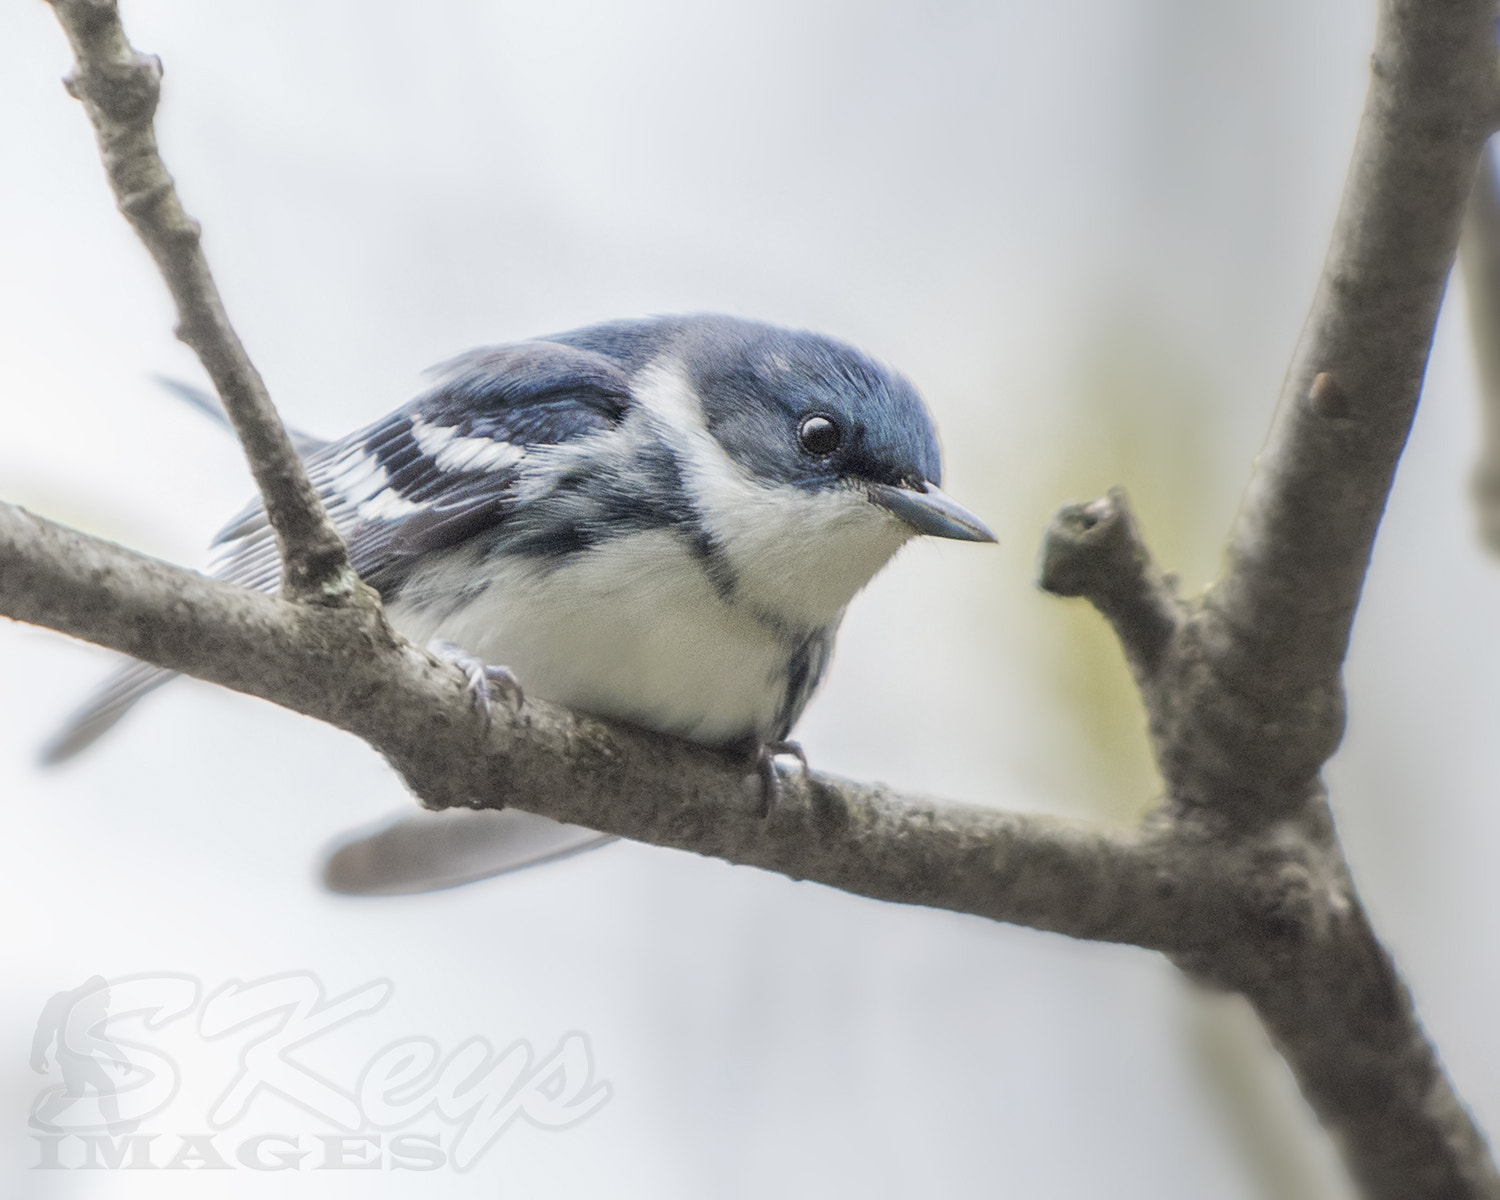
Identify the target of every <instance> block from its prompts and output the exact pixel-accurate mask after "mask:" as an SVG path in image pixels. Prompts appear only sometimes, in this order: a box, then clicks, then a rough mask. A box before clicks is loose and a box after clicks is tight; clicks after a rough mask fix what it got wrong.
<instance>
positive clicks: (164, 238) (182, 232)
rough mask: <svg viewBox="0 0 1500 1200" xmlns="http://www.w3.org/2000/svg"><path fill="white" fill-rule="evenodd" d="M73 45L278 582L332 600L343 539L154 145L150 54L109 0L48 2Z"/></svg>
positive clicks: (342, 569) (82, 95)
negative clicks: (245, 462) (230, 437)
mask: <svg viewBox="0 0 1500 1200" xmlns="http://www.w3.org/2000/svg"><path fill="white" fill-rule="evenodd" d="M50 2H51V4H52V7H53V9H54V10H55V11H56V13H57V19H58V20H59V21H60V22H61V23H62V27H63V29H64V31H65V32H66V33H67V35H68V41H69V42H70V43H71V44H72V47H73V54H74V57H75V58H76V59H77V63H78V66H77V70H76V71H75V72H74V74H73V75H72V76H71V77H70V78H69V79H68V80H67V81H66V82H67V88H68V92H69V94H70V95H72V96H73V97H74V98H75V99H77V100H79V101H81V102H82V104H83V107H84V110H85V111H86V112H87V113H88V115H89V120H90V121H91V122H92V123H93V126H94V132H95V133H96V134H97V135H98V138H99V152H100V155H101V156H102V157H103V159H104V166H105V170H106V171H107V172H108V174H109V182H110V185H111V187H113V188H114V193H115V200H116V202H117V203H118V204H119V206H120V211H121V212H122V213H123V214H124V215H125V217H126V219H127V220H128V221H129V222H130V224H131V227H132V228H133V229H134V230H135V231H136V233H137V235H139V237H140V239H141V241H142V242H144V243H145V245H146V248H147V249H148V250H149V251H150V252H151V256H152V258H154V259H155V260H156V265H157V268H158V269H159V270H160V271H161V274H162V278H163V279H164V280H166V283H167V287H168V288H169V289H170V290H171V293H172V300H173V302H174V303H175V304H176V306H177V320H178V325H177V336H178V337H179V338H181V339H182V340H183V341H184V342H186V343H187V344H188V345H189V346H191V347H192V349H193V350H194V352H195V353H196V354H197V355H198V358H199V360H200V361H201V362H202V363H203V366H204V369H205V370H207V372H208V375H209V378H210V379H212V380H213V382H214V387H215V388H217V389H218V392H219V395H220V397H221V398H222V399H223V401H224V407H225V409H226V410H227V411H228V413H229V417H230V420H231V421H232V422H233V423H234V428H235V432H236V433H237V434H238V435H239V439H240V443H241V444H242V445H243V446H244V448H245V455H246V457H247V458H248V459H249V461H250V469H251V471H252V472H253V473H254V475H255V482H256V486H257V487H258V488H259V489H260V494H261V497H262V499H263V500H264V502H265V505H266V513H267V515H268V517H269V518H270V521H271V526H272V528H273V529H274V530H275V531H276V540H277V545H278V546H279V548H280V550H281V561H282V569H283V573H284V579H283V588H284V590H285V592H286V594H287V595H288V596H290V597H292V598H294V599H308V600H314V601H319V602H323V603H340V602H343V601H345V600H347V599H349V598H350V597H351V596H354V595H356V594H359V593H362V592H363V591H364V590H365V589H363V587H362V585H360V583H359V580H358V577H357V576H355V574H354V572H353V570H351V569H350V566H349V558H348V554H347V552H346V550H345V548H344V543H343V539H342V538H340V537H339V534H338V531H337V530H335V529H334V527H333V524H332V523H331V522H330V521H329V520H328V517H327V515H326V514H325V513H324V512H323V506H322V504H321V502H320V501H319V500H318V494H317V492H316V491H314V490H313V486H312V484H311V483H310V482H309V481H308V478H307V472H306V471H305V470H304V469H303V467H302V461H301V459H299V458H298V457H297V453H296V451H295V450H294V449H293V448H292V443H291V439H290V438H289V437H288V436H287V433H286V430H285V429H283V428H282V424H281V420H280V418H279V417H278V416H277V415H276V409H275V406H274V405H273V404H272V403H271V397H270V395H269V393H267V391H266V385H265V383H264V381H263V380H262V379H261V377H260V372H258V371H257V370H256V369H255V366H254V364H253V363H251V361H250V357H249V355H247V354H246V353H245V347H244V346H243V345H242V344H241V343H240V339H239V335H238V334H236V333H235V331H234V328H233V326H231V325H230V323H229V317H228V315H227V314H226V313H225V311H224V303H223V300H222V299H221V298H220V296H219V289H218V286H217V285H216V284H215V283H214V279H213V275H212V274H211V273H210V271H209V269H208V261H207V259H205V258H204V256H203V251H202V247H201V245H200V240H199V239H200V230H199V227H198V222H196V221H194V220H193V219H192V218H191V217H189V216H188V215H187V213H186V212H184V211H183V208H182V204H181V202H180V201H179V200H178V198H177V188H176V186H175V185H174V184H173V182H172V176H171V175H170V174H168V172H167V168H166V164H164V163H163V162H162V160H161V155H160V154H159V153H158V152H157V148H156V131H155V129H154V128H153V124H152V121H153V118H154V117H155V115H156V103H157V99H158V97H159V95H160V92H161V62H160V60H159V59H157V58H155V57H154V56H147V55H143V54H140V53H138V52H137V51H136V49H135V48H134V47H133V46H131V44H130V42H129V41H128V40H127V39H126V37H125V31H124V29H123V28H121V25H120V14H119V10H118V9H117V8H116V6H115V3H114V0H50Z"/></svg>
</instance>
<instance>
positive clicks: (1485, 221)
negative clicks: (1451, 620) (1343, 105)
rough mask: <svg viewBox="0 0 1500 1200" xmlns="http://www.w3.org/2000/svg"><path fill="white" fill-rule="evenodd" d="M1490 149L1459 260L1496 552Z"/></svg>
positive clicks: (1499, 454)
mask: <svg viewBox="0 0 1500 1200" xmlns="http://www.w3.org/2000/svg"><path fill="white" fill-rule="evenodd" d="M1497 171H1500V162H1497V161H1496V155H1495V149H1494V147H1493V145H1492V146H1490V147H1488V148H1487V149H1486V151H1485V153H1484V156H1483V158H1482V160H1481V162H1480V168H1479V173H1478V174H1477V176H1476V177H1475V179H1474V189H1473V191H1472V192H1470V193H1469V207H1468V209H1467V211H1466V212H1465V214H1464V228H1463V237H1462V239H1461V240H1460V242H1459V262H1460V264H1461V265H1462V267H1463V274H1464V285H1465V291H1466V293H1467V295H1468V300H1469V326H1470V330H1471V332H1472V334H1473V338H1474V355H1475V358H1476V359H1477V360H1478V365H1479V386H1480V391H1481V397H1482V402H1481V411H1482V412H1483V420H1482V432H1481V434H1480V437H1481V442H1480V447H1479V462H1478V463H1476V464H1475V467H1474V484H1473V486H1474V502H1475V506H1476V507H1477V509H1478V514H1477V515H1478V517H1479V533H1480V536H1481V537H1482V538H1483V539H1484V542H1485V544H1486V545H1487V546H1489V548H1490V549H1491V550H1492V551H1495V552H1496V553H1500V182H1497V179H1496V172H1497Z"/></svg>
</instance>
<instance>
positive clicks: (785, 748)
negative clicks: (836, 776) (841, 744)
mask: <svg viewBox="0 0 1500 1200" xmlns="http://www.w3.org/2000/svg"><path fill="white" fill-rule="evenodd" d="M783 755H790V756H791V757H792V758H795V759H796V760H797V761H798V762H799V763H801V764H802V778H803V779H806V778H807V752H806V751H805V750H803V749H802V746H801V744H800V743H798V742H763V743H762V744H761V745H759V746H757V747H756V749H755V773H756V775H757V776H759V778H760V815H761V817H762V818H766V817H769V816H770V815H771V814H772V813H773V812H775V811H776V805H777V803H778V802H779V801H780V800H781V774H780V773H779V772H778V771H777V770H776V760H777V759H778V758H780V757H782V756H783Z"/></svg>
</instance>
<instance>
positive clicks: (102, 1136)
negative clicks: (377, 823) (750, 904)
mask: <svg viewBox="0 0 1500 1200" xmlns="http://www.w3.org/2000/svg"><path fill="white" fill-rule="evenodd" d="M393 991H394V988H393V986H392V985H391V983H390V982H388V981H386V980H376V981H374V982H371V983H367V984H364V985H362V986H360V987H357V988H354V989H352V990H351V991H348V992H345V993H344V994H343V995H340V996H336V997H333V998H329V996H328V995H327V992H326V991H325V989H324V987H323V984H322V983H321V982H320V981H319V980H318V979H317V977H316V976H314V975H312V974H311V973H308V972H297V973H293V974H287V975H276V976H269V977H267V978H265V979H260V980H255V981H253V982H250V983H243V982H240V981H239V980H231V981H229V982H228V983H225V984H223V985H222V986H220V987H218V988H217V989H215V990H214V991H212V992H210V993H208V994H207V995H206V996H205V994H204V988H203V987H202V985H201V984H200V983H199V981H198V980H196V979H194V978H192V977H190V976H186V975H169V974H156V975H133V976H126V977H122V978H119V979H113V980H106V979H104V978H103V977H102V976H98V975H95V976H93V977H92V978H90V979H87V980H85V981H84V982H83V983H82V984H80V985H79V986H78V987H76V988H72V989H70V990H68V991H63V992H58V993H57V994H56V995H54V996H53V997H52V998H51V999H50V1000H48V1001H47V1003H46V1005H45V1006H44V1007H43V1009H42V1013H41V1016H40V1018H39V1019H38V1021H37V1027H36V1036H35V1038H34V1039H33V1041H32V1047H31V1066H32V1068H33V1070H35V1071H37V1072H40V1073H44V1074H51V1075H54V1076H60V1077H61V1079H60V1081H59V1082H54V1083H52V1084H50V1085H49V1086H47V1087H45V1088H43V1089H42V1091H41V1092H40V1093H38V1095H37V1097H36V1099H35V1101H34V1102H33V1103H32V1106H31V1126H32V1129H33V1131H34V1132H33V1133H32V1135H31V1136H32V1139H33V1141H35V1142H36V1143H37V1146H38V1148H39V1158H38V1161H37V1162H36V1163H35V1164H34V1166H35V1167H36V1168H37V1169H42V1170H67V1169H72V1168H79V1167H83V1168H93V1169H98V1168H110V1169H118V1168H122V1167H129V1168H130V1169H153V1168H154V1169H179V1170H180V1169H198V1168H205V1167H207V1168H229V1167H236V1166H237V1167H242V1168H247V1169H249V1170H254V1171H285V1170H299V1169H302V1167H303V1165H304V1161H305V1162H306V1165H307V1166H309V1167H313V1168H316V1169H321V1170H339V1169H366V1170H368V1169H379V1168H386V1169H390V1170H413V1171H433V1170H437V1169H439V1168H442V1167H448V1168H449V1169H452V1170H456V1171H468V1170H471V1169H472V1168H473V1167H474V1166H475V1165H476V1164H477V1163H478V1162H479V1161H480V1160H481V1159H482V1158H483V1157H484V1155H486V1154H487V1153H488V1152H489V1151H490V1150H491V1148H492V1147H493V1146H494V1145H495V1144H496V1142H498V1141H499V1139H500V1138H501V1136H502V1135H503V1134H504V1133H505V1132H506V1131H507V1130H508V1129H510V1128H512V1127H513V1126H515V1125H516V1124H517V1123H518V1122H524V1123H526V1124H530V1125H534V1126H536V1127H538V1128H542V1129H565V1128H567V1127H569V1126H572V1125H576V1124H577V1123H578V1122H580V1121H582V1120H583V1119H584V1118H585V1117H588V1116H590V1115H591V1114H592V1113H594V1112H596V1111H598V1109H599V1108H600V1107H601V1106H602V1105H603V1104H604V1103H605V1102H606V1101H607V1100H608V1099H609V1097H610V1085H609V1084H608V1083H607V1082H605V1081H602V1080H596V1079H595V1078H594V1065H593V1058H592V1053H591V1050H590V1047H589V1042H588V1038H587V1037H586V1036H585V1035H584V1034H582V1033H569V1034H566V1035H564V1036H563V1037H562V1038H561V1039H560V1040H559V1042H558V1044H557V1045H556V1047H555V1048H554V1049H553V1050H552V1051H551V1052H550V1053H549V1054H546V1055H544V1056H539V1055H537V1054H536V1053H535V1052H534V1051H533V1050H532V1048H531V1045H530V1044H529V1043H528V1042H526V1041H519V1040H518V1041H514V1042H512V1043H510V1044H509V1045H508V1046H506V1047H505V1048H504V1049H503V1050H499V1051H497V1050H496V1049H495V1048H494V1046H493V1045H492V1044H491V1043H490V1042H489V1041H488V1040H487V1039H486V1038H484V1037H481V1036H477V1035H476V1036H473V1037H469V1038H467V1039H465V1040H464V1041H462V1042H460V1043H459V1044H458V1045H457V1046H456V1047H454V1048H453V1049H452V1050H450V1051H448V1052H447V1053H444V1051H443V1048H442V1047H441V1046H440V1045H439V1044H438V1042H436V1041H434V1040H433V1039H432V1038H428V1037H401V1038H397V1039H395V1040H394V1041H390V1042H388V1043H386V1044H385V1045H384V1046H383V1047H381V1048H378V1049H374V1050H373V1051H371V1050H369V1048H368V1046H369V1043H368V1037H369V1033H370V1031H369V1030H368V1029H367V1028H366V1026H365V1025H364V1024H363V1023H365V1022H368V1021H369V1020H370V1019H371V1018H373V1017H374V1016H375V1015H376V1014H377V1013H378V1012H379V1011H380V1010H381V1009H382V1008H384V1007H385V1005H386V1003H387V1002H388V1001H389V1000H390V998H391V996H392V994H393ZM173 1050H175V1051H177V1053H176V1054H175V1055H174V1054H173V1053H171V1052H170V1051H173ZM49 1056H50V1062H49ZM184 1060H186V1061H189V1062H190V1068H189V1069H188V1070H186V1071H185V1069H184V1068H183V1067H182V1066H181V1065H180V1063H181V1062H182V1061H184ZM315 1064H316V1065H315ZM329 1064H333V1065H332V1066H331V1067H330V1065H329ZM189 1074H190V1075H191V1076H192V1078H185V1077H186V1076H187V1075H189ZM185 1093H190V1095H191V1097H192V1099H189V1098H187V1096H185ZM195 1101H196V1104H197V1107H196V1108H195V1107H194V1103H195ZM289 1124H303V1125H311V1126H313V1127H315V1128H316V1130H317V1132H314V1133H310V1134H303V1133H288V1132H282V1131H284V1130H285V1129H287V1128H288V1125H289ZM272 1129H275V1130H277V1131H278V1132H271V1130H272Z"/></svg>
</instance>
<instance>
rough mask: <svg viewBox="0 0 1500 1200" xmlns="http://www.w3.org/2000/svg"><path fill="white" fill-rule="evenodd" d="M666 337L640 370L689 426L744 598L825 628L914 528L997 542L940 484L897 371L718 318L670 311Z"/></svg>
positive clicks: (709, 517) (912, 392)
mask: <svg viewBox="0 0 1500 1200" xmlns="http://www.w3.org/2000/svg"><path fill="white" fill-rule="evenodd" d="M670 342H671V343H672V344H671V346H670V350H669V351H668V352H667V353H665V354H663V355H661V356H660V357H655V359H654V364H655V365H654V366H652V367H650V368H648V369H647V371H646V372H645V374H646V375H647V377H648V379H649V382H648V384H647V386H646V388H645V391H646V392H647V393H648V394H650V395H651V396H652V397H653V398H652V399H648V404H652V403H655V404H658V405H660V404H665V405H666V406H667V408H668V409H669V410H671V411H672V419H671V424H673V425H674V426H675V427H676V428H677V429H679V430H681V429H684V428H696V430H697V431H698V432H699V434H700V436H698V437H697V438H696V440H694V439H689V440H688V445H687V447H686V449H687V453H686V454H685V455H683V457H684V459H685V461H686V462H687V464H688V475H689V483H690V486H691V488H692V490H693V491H694V492H695V494H696V495H697V497H698V498H699V504H700V508H701V510H702V512H703V514H704V524H705V527H706V531H707V533H708V535H709V536H710V537H711V538H713V539H714V540H715V541H716V542H717V543H718V544H719V545H720V546H721V547H722V549H723V551H724V554H725V555H726V557H727V559H728V562H729V564H730V566H731V567H732V568H733V573H734V577H735V580H736V586H737V588H739V589H741V590H742V591H743V592H744V594H745V598H746V599H748V600H750V601H751V602H753V603H757V604H760V605H762V606H763V607H765V608H767V609H768V610H770V611H775V612H778V613H781V614H783V615H784V616H785V617H787V618H788V619H791V620H793V621H795V622H797V623H804V624H810V625H816V624H823V623H826V622H828V621H830V620H836V619H837V616H838V613H839V612H840V611H841V610H842V609H843V607H844V606H845V605H846V604H848V602H849V600H850V599H852V598H853V596H854V594H855V592H857V591H858V590H859V589H860V588H862V587H863V586H864V585H865V584H866V583H867V582H868V581H869V580H870V578H871V577H873V576H874V574H875V573H876V572H877V571H878V570H879V569H880V568H881V567H882V566H883V565H884V564H885V563H886V562H887V561H888V560H889V558H890V557H891V555H893V554H894V553H895V552H896V551H897V550H898V549H899V548H900V547H901V546H902V545H903V544H904V543H905V542H907V541H908V540H909V539H911V538H912V537H914V536H917V535H919V534H927V535H931V536H935V537H943V538H954V539H957V540H960V541H972V542H993V541H994V540H995V537H994V535H993V534H992V533H991V532H990V531H989V529H987V528H986V527H985V525H984V523H983V522H982V521H980V520H979V518H978V517H976V516H974V515H973V514H972V513H970V512H969V511H968V510H966V509H965V508H963V507H962V506H961V505H959V504H958V503H957V502H956V501H954V500H952V499H950V498H949V497H948V496H947V495H946V494H945V493H944V492H943V491H942V490H941V487H940V484H941V482H942V458H941V452H940V451H939V449H938V441H937V433H936V430H935V429H934V428H933V424H932V418H931V417H930V416H929V415H928V412H927V408H926V406H925V405H924V404H923V402H922V398H921V397H920V396H919V395H918V394H917V391H916V389H915V388H914V387H912V385H911V384H910V383H909V382H908V381H907V380H906V379H905V378H903V377H902V376H901V375H899V374H897V373H896V372H895V371H892V370H891V369H890V368H888V367H886V366H884V365H883V364H881V363H879V362H877V361H876V360H874V359H872V358H870V357H869V356H868V355H865V354H863V353H861V352H860V351H858V350H856V349H854V348H853V347H852V346H848V345H845V344H843V343H842V342H838V341H835V340H833V339H831V338H827V337H823V336H820V335H817V334H811V333H801V332H793V331H789V330H784V329H778V328H775V327H773V326H768V325H761V324H757V323H753V322H748V321H741V320H737V319H734V318H727V317H697V318H686V319H681V320H680V321H679V322H676V323H675V324H674V327H673V328H672V336H671V337H670ZM653 373H654V377H653Z"/></svg>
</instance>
